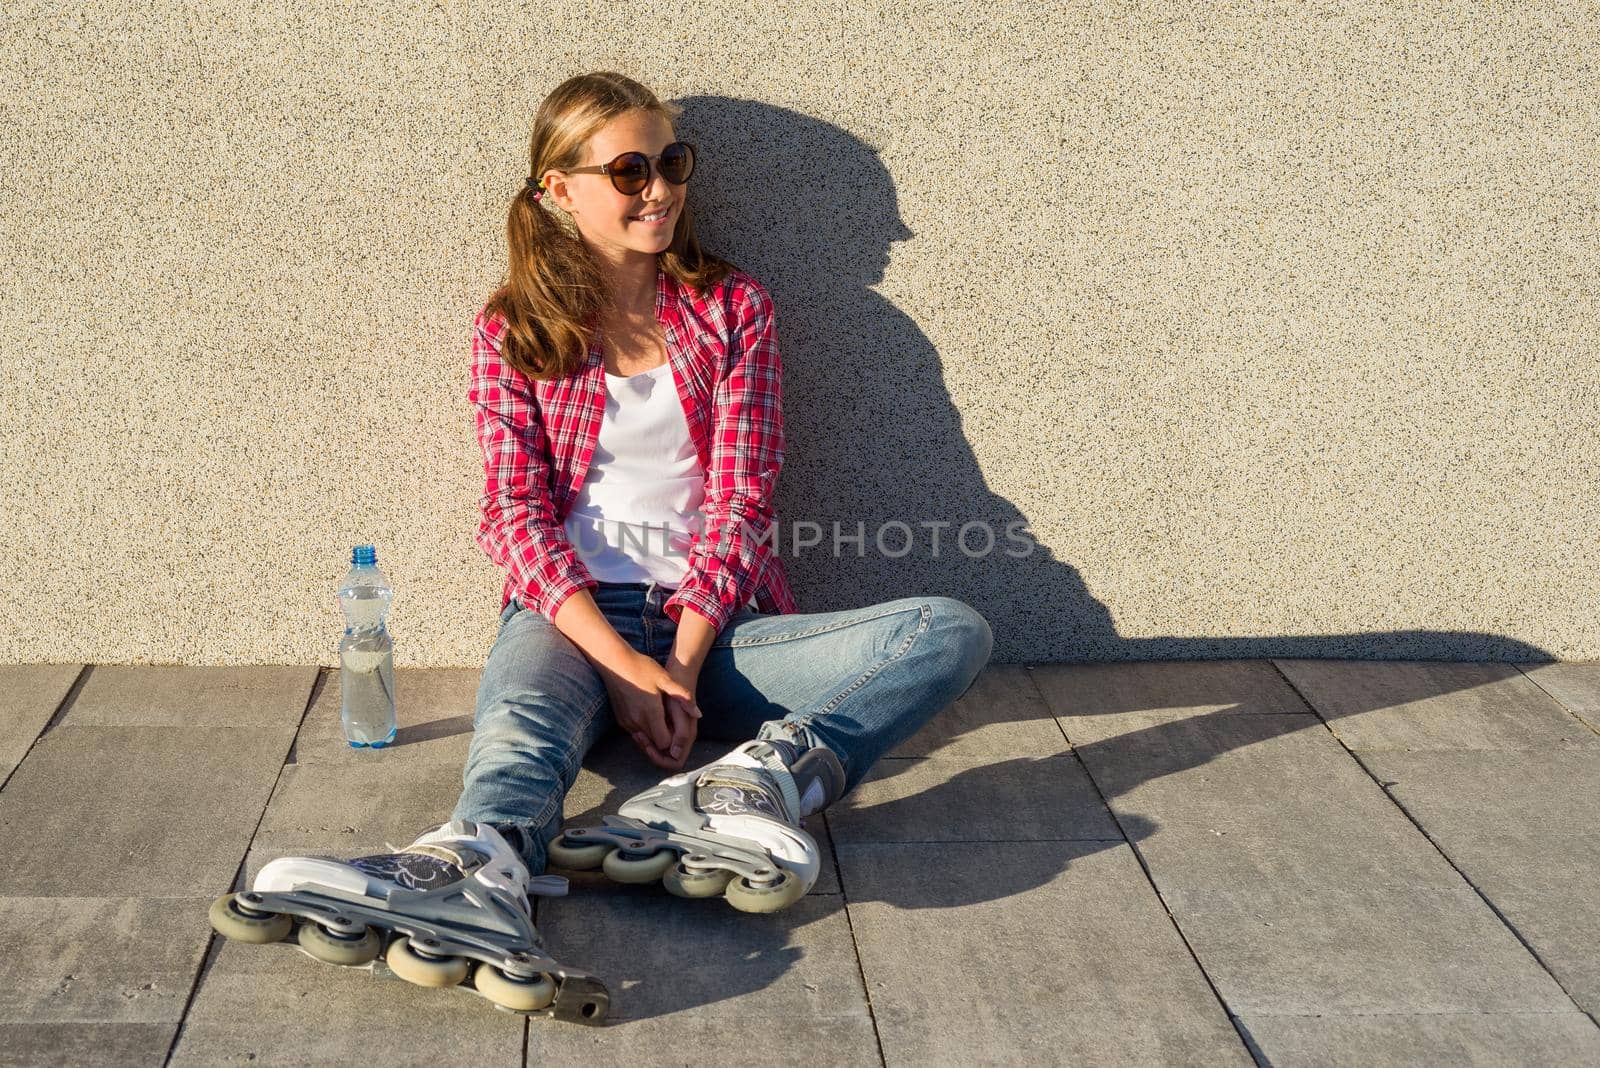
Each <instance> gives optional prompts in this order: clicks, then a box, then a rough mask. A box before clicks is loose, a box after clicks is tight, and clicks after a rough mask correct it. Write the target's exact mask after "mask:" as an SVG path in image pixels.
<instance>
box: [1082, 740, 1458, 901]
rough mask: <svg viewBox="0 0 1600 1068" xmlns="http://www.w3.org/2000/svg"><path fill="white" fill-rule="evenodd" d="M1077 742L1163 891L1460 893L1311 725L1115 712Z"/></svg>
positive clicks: (1404, 823)
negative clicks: (1385, 889)
mask: <svg viewBox="0 0 1600 1068" xmlns="http://www.w3.org/2000/svg"><path fill="white" fill-rule="evenodd" d="M1076 732H1077V734H1078V736H1079V737H1078V749H1077V752H1078V755H1079V757H1081V758H1082V759H1083V761H1084V762H1085V763H1086V764H1087V765H1088V768H1089V771H1090V773H1091V774H1092V775H1093V777H1094V780H1095V782H1096V784H1098V786H1099V788H1100V790H1101V792H1103V793H1104V794H1105V796H1106V798H1107V799H1108V801H1109V803H1110V805H1111V807H1112V809H1113V810H1114V811H1115V812H1116V814H1117V817H1118V819H1119V820H1120V821H1121V822H1122V825H1123V826H1124V827H1125V828H1128V832H1129V834H1130V835H1132V836H1133V838H1134V842H1135V844H1136V845H1137V847H1138V849H1139V852H1140V854H1141V855H1143V856H1144V858H1145V861H1146V863H1147V864H1148V866H1149V869H1150V873H1151V877H1152V878H1153V879H1154V881H1155V884H1156V886H1157V887H1158V888H1160V889H1161V890H1162V891H1163V892H1166V891H1168V890H1172V889H1177V888H1180V887H1185V888H1208V887H1214V888H1229V887H1233V888H1239V889H1243V888H1249V887H1257V886H1263V885H1269V884H1270V885H1274V886H1280V885H1281V886H1301V887H1315V886H1327V887H1336V886H1351V887H1357V886H1391V887H1405V886H1416V887H1423V886H1434V887H1445V888H1451V889H1456V888H1460V887H1461V886H1462V885H1463V884H1462V881H1461V876H1460V875H1459V874H1457V873H1456V871H1455V869H1453V868H1452V867H1451V866H1450V864H1449V863H1448V862H1447V861H1446V860H1445V859H1444V858H1443V857H1441V856H1440V855H1439V851H1438V850H1437V849H1436V848H1434V846H1433V845H1432V844H1431V843H1430V842H1429V841H1428V840H1427V838H1426V837H1425V836H1423V835H1422V834H1420V833H1419V832H1418V831H1417V829H1416V827H1414V826H1413V825H1412V824H1411V821H1410V820H1408V819H1406V817H1405V815H1404V814H1403V813H1402V812H1401V811H1400V810H1399V809H1398V808H1396V807H1395V805H1394V803H1393V802H1392V801H1391V800H1390V799H1389V798H1388V796H1386V795H1385V794H1384V792H1383V790H1382V788H1380V787H1379V786H1378V785H1377V784H1376V783H1374V782H1373V781H1372V777H1371V776H1370V775H1368V774H1367V772H1366V771H1365V770H1363V769H1362V767H1361V765H1360V764H1359V763H1357V762H1356V761H1355V759H1353V758H1352V757H1351V756H1350V754H1349V753H1348V752H1347V751H1346V750H1345V748H1344V747H1343V746H1342V745H1340V744H1339V742H1338V741H1337V740H1336V739H1335V738H1334V737H1333V736H1332V735H1331V734H1329V733H1328V729H1327V727H1326V726H1324V725H1323V723H1322V721H1321V720H1319V719H1317V717H1316V716H1313V715H1310V714H1305V715H1275V714H1271V713H1259V714H1255V715H1229V714H1219V713H1212V714H1209V715H1186V714H1184V713H1166V712H1160V713H1156V712H1122V713H1116V714H1112V715H1106V716H1098V717H1094V718H1093V719H1090V720H1085V721H1082V722H1080V723H1079V724H1078V725H1077V727H1076Z"/></svg>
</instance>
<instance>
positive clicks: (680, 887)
mask: <svg viewBox="0 0 1600 1068" xmlns="http://www.w3.org/2000/svg"><path fill="white" fill-rule="evenodd" d="M732 878H733V872H731V871H726V870H721V869H712V870H710V871H704V870H701V871H696V870H694V869H692V868H685V867H684V866H683V864H682V863H678V864H674V865H673V866H672V867H670V868H668V869H667V873H666V874H665V875H663V876H662V877H661V885H662V886H665V887H666V888H667V891H668V892H669V893H673V894H676V895H678V896H679V897H716V896H717V895H718V894H720V893H722V892H723V891H724V890H725V889H727V886H728V880H730V879H732Z"/></svg>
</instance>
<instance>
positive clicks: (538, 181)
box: [528, 174, 544, 200]
mask: <svg viewBox="0 0 1600 1068" xmlns="http://www.w3.org/2000/svg"><path fill="white" fill-rule="evenodd" d="M528 188H529V189H537V190H538V192H537V193H535V194H533V199H535V200H538V199H539V198H540V197H542V196H544V179H543V178H535V177H534V176H533V175H531V174H530V175H528Z"/></svg>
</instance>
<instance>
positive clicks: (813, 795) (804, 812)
mask: <svg viewBox="0 0 1600 1068" xmlns="http://www.w3.org/2000/svg"><path fill="white" fill-rule="evenodd" d="M823 796H824V795H823V792H822V780H821V779H812V780H811V783H810V785H808V786H807V787H806V792H805V793H804V794H803V795H802V796H801V798H800V815H801V816H802V817H804V816H809V815H811V814H812V813H813V812H815V811H816V810H817V809H819V808H821V807H822V799H823Z"/></svg>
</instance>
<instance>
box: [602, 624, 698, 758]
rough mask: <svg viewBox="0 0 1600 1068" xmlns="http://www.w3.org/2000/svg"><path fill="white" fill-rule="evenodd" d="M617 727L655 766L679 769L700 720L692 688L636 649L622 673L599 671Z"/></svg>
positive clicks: (687, 752) (686, 755)
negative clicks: (697, 721) (624, 732)
mask: <svg viewBox="0 0 1600 1068" xmlns="http://www.w3.org/2000/svg"><path fill="white" fill-rule="evenodd" d="M600 675H601V678H603V679H604V680H605V684H606V693H607V694H608V695H609V696H610V699H611V711H612V714H613V715H614V716H615V717H616V720H617V724H618V725H619V726H620V727H621V728H622V729H623V730H624V731H626V732H627V734H628V737H630V738H632V739H633V742H634V744H635V745H637V746H638V747H639V748H640V749H642V750H643V751H644V754H645V756H647V757H649V758H650V762H651V763H652V764H655V765H656V766H657V767H660V768H665V769H666V770H668V771H677V770H679V769H681V768H682V767H683V762H684V760H685V759H686V758H687V757H688V754H689V745H690V744H691V743H692V742H693V741H694V735H695V729H696V728H695V723H696V720H698V719H699V718H700V709H699V706H697V705H696V704H695V700H694V689H693V687H692V686H686V685H684V683H682V682H681V681H679V679H678V678H675V677H674V676H673V675H672V673H670V672H669V671H668V670H667V669H666V668H664V667H662V666H661V665H660V664H658V663H656V661H655V660H654V659H653V658H651V657H648V656H646V655H644V654H643V653H641V652H638V651H637V650H635V651H634V653H633V657H632V658H631V659H630V660H628V662H627V663H626V664H625V665H624V666H623V668H622V670H621V671H602V672H601V673H600Z"/></svg>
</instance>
